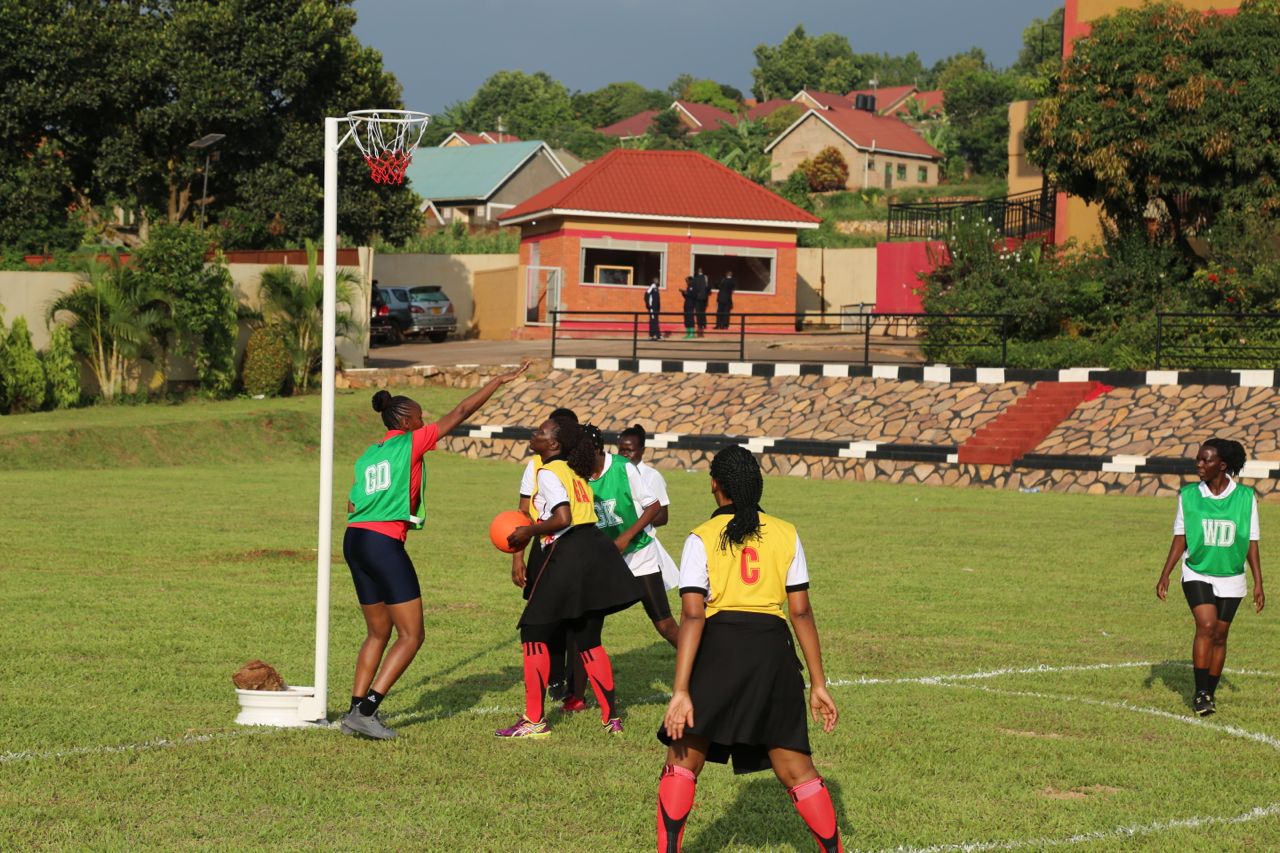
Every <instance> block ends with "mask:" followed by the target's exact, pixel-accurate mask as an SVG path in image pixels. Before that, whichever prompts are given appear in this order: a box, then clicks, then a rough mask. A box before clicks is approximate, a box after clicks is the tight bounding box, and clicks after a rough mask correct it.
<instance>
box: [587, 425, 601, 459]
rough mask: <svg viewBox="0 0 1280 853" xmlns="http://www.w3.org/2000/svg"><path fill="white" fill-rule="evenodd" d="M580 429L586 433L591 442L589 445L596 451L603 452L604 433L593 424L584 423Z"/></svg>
mask: <svg viewBox="0 0 1280 853" xmlns="http://www.w3.org/2000/svg"><path fill="white" fill-rule="evenodd" d="M582 431H583V433H585V434H586V436H587V440H588V441H590V442H591V446H592V447H594V448H595V449H596V451H597V452H599V453H603V452H604V434H603V433H602V432H600V427H598V426H596V425H595V424H586V425H585V426H583V427H582Z"/></svg>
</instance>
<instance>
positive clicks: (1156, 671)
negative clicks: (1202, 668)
mask: <svg viewBox="0 0 1280 853" xmlns="http://www.w3.org/2000/svg"><path fill="white" fill-rule="evenodd" d="M1157 681H1159V682H1161V683H1162V684H1163V685H1164V686H1165V687H1166V688H1167V689H1168V690H1169V691H1170V692H1171V693H1176V694H1178V695H1179V696H1181V697H1182V704H1184V705H1186V706H1187V707H1188V708H1190V707H1191V700H1192V698H1193V697H1194V695H1195V680H1194V678H1193V674H1192V672H1191V667H1189V666H1187V662H1186V661H1181V660H1166V661H1161V662H1160V663H1153V664H1152V665H1151V672H1150V673H1148V674H1147V677H1146V678H1144V679H1143V680H1142V686H1143V687H1146V688H1148V689H1150V687H1151V686H1152V685H1153V684H1155V683H1156V682H1157Z"/></svg>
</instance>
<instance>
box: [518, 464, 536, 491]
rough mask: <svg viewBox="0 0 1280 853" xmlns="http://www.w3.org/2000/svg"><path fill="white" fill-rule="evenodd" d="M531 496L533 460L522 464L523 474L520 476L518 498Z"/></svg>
mask: <svg viewBox="0 0 1280 853" xmlns="http://www.w3.org/2000/svg"><path fill="white" fill-rule="evenodd" d="M531 494H533V460H532V459H530V460H529V461H528V462H526V463H525V464H524V473H523V474H521V475H520V497H522V498H527V497H529V495H531Z"/></svg>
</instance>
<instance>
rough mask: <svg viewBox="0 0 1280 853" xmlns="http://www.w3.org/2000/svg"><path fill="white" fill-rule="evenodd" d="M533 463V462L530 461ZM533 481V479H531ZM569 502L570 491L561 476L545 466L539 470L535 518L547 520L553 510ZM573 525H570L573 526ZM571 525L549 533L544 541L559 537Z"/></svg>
mask: <svg viewBox="0 0 1280 853" xmlns="http://www.w3.org/2000/svg"><path fill="white" fill-rule="evenodd" d="M530 464H531V465H532V463H530ZM531 482H532V481H531ZM529 491H533V486H532V485H530V486H529ZM568 502H569V493H568V492H566V491H565V490H564V483H561V482H560V478H559V477H557V476H556V475H555V474H553V473H551V472H550V471H548V470H546V469H545V468H544V469H542V470H541V471H539V472H538V493H537V494H536V495H534V496H533V501H532V502H531V503H532V507H531V508H532V509H533V513H534V516H533V517H534V518H535V519H536V520H538V521H546V520H547V519H548V518H550V517H551V512H552V510H554V509H555V508H556V507H558V506H560V504H567V503H568ZM572 526H573V525H569V527H572ZM569 527H564V528H561V529H560V530H557V531H556V532H555V533H552V534H549V535H548V536H546V537H544V538H543V541H544V542H549V541H552V540H555V539H559V538H560V537H561V536H563V535H564V534H565V533H566V532H567V531H568V530H569Z"/></svg>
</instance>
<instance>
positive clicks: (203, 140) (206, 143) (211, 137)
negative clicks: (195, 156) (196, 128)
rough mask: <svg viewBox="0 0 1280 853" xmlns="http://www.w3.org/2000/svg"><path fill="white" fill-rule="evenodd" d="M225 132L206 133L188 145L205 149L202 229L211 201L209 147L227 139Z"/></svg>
mask: <svg viewBox="0 0 1280 853" xmlns="http://www.w3.org/2000/svg"><path fill="white" fill-rule="evenodd" d="M226 138H227V135H226V134H225V133H206V134H205V135H204V136H202V137H200V138H199V139H197V140H196V141H195V142H192V143H191V144H190V145H188V146H187V147H188V148H194V149H196V150H197V151H200V150H203V151H204V186H203V187H201V189H200V230H201V231H203V230H204V209H205V206H206V205H207V204H208V203H209V153H210V152H209V149H211V148H212V147H213V146H215V145H217V144H218V143H219V142H221V141H222V140H224V139H226Z"/></svg>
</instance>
